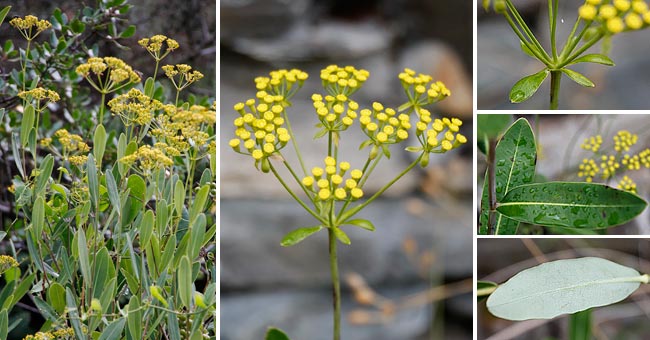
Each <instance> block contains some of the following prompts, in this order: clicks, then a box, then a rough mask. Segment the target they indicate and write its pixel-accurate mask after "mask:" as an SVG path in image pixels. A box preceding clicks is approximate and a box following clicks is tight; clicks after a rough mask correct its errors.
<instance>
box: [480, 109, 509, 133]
mask: <svg viewBox="0 0 650 340" xmlns="http://www.w3.org/2000/svg"><path fill="white" fill-rule="evenodd" d="M476 122H477V125H476V135H477V136H480V137H481V138H484V137H487V138H489V139H494V138H497V137H498V136H499V135H500V134H501V132H503V131H504V130H505V129H506V128H507V127H508V126H510V124H512V115H509V114H480V115H477V117H476Z"/></svg>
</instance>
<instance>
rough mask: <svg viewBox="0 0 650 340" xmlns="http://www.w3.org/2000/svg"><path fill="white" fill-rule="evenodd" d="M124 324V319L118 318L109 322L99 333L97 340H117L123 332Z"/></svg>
mask: <svg viewBox="0 0 650 340" xmlns="http://www.w3.org/2000/svg"><path fill="white" fill-rule="evenodd" d="M125 323H126V319H125V318H119V319H117V320H114V321H113V322H111V323H110V324H109V325H108V326H106V328H104V330H103V331H102V332H101V336H100V337H99V340H118V339H120V337H121V336H122V330H124V324H125Z"/></svg>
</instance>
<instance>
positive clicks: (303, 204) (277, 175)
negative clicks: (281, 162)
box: [269, 162, 329, 225]
mask: <svg viewBox="0 0 650 340" xmlns="http://www.w3.org/2000/svg"><path fill="white" fill-rule="evenodd" d="M269 167H270V168H271V172H273V175H275V178H277V179H278V181H279V182H280V184H282V186H283V187H284V189H285V190H286V191H287V192H288V193H289V195H291V197H293V199H294V200H295V201H296V202H298V204H300V206H301V207H303V209H305V210H306V211H307V212H308V213H309V214H310V215H312V216H313V217H314V218H315V219H317V220H318V221H319V222H320V223H322V224H323V225H328V224H329V222H328V221H327V220H325V219H324V218H323V217H322V216H320V215H318V214H317V213H316V212H315V211H314V210H312V209H311V208H309V207H308V206H307V204H305V202H303V201H302V200H301V199H300V198H299V197H298V196H296V194H295V193H294V192H293V190H291V189H290V188H289V186H288V185H287V183H285V182H284V180H283V179H282V177H280V174H278V172H277V170H275V167H274V166H273V163H271V162H269Z"/></svg>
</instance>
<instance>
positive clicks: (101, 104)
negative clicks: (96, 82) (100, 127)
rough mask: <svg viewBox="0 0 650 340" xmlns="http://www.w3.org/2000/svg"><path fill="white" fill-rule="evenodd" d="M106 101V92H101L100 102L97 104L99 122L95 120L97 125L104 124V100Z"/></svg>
mask: <svg viewBox="0 0 650 340" xmlns="http://www.w3.org/2000/svg"><path fill="white" fill-rule="evenodd" d="M105 99H106V92H105V91H102V100H101V102H99V120H97V123H98V124H103V122H104V100H105Z"/></svg>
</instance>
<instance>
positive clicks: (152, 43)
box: [138, 34, 179, 61]
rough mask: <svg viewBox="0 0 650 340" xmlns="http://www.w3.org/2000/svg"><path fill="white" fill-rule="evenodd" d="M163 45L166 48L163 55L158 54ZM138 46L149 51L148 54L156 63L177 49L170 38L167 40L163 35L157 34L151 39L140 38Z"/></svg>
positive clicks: (176, 45) (174, 42) (176, 43)
mask: <svg viewBox="0 0 650 340" xmlns="http://www.w3.org/2000/svg"><path fill="white" fill-rule="evenodd" d="M163 43H165V45H166V48H165V52H164V53H162V54H161V53H160V52H161V50H162V47H163ZM138 44H139V45H140V46H142V47H144V48H146V49H147V51H149V54H151V56H152V57H154V59H156V61H160V60H162V59H163V58H164V57H166V56H167V55H168V54H169V52H171V51H173V50H175V49H177V48H178V46H179V45H178V42H177V41H176V40H174V39H172V38H167V37H166V36H164V35H161V34H157V35H154V36H153V37H151V38H142V39H140V40H138Z"/></svg>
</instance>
